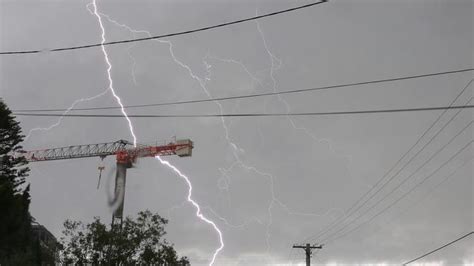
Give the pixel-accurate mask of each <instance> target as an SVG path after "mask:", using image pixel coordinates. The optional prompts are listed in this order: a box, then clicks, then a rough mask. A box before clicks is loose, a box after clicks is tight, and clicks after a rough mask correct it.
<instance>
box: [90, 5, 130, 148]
mask: <svg viewBox="0 0 474 266" xmlns="http://www.w3.org/2000/svg"><path fill="white" fill-rule="evenodd" d="M92 6H93V12H92V13H93V14H94V15H95V16H96V17H97V21H98V22H99V26H100V29H101V31H102V32H101V41H100V43H101V46H100V48H101V49H102V53H103V54H104V59H105V62H106V63H107V78H108V80H109V90H110V92H112V95H113V96H114V98H115V100H116V101H117V103H118V104H119V105H120V110H121V112H122V114H123V116H124V117H125V119H127V122H128V127H129V129H130V134H131V135H132V137H133V145H134V146H135V147H136V146H137V137H136V136H135V132H134V130H133V124H132V121H131V120H130V118H129V117H128V115H127V113H126V112H125V108H124V107H123V104H122V100H121V99H120V97H119V96H118V95H117V93H116V92H115V89H114V81H113V79H112V64H111V63H110V60H109V55H108V54H107V50H106V49H105V46H104V43H105V41H106V39H105V28H104V25H103V24H102V17H101V16H100V15H99V13H98V11H97V3H96V0H93V1H92ZM89 11H90V9H89Z"/></svg>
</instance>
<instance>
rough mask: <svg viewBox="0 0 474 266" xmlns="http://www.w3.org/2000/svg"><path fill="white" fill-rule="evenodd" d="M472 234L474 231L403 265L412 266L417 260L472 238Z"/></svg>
mask: <svg viewBox="0 0 474 266" xmlns="http://www.w3.org/2000/svg"><path fill="white" fill-rule="evenodd" d="M472 234H474V231H471V232H469V233H467V234H465V235H463V236H461V237H460V238H458V239H455V240H453V241H451V242H449V243H447V244H444V245H442V246H441V247H439V248H437V249H434V250H432V251H430V252H428V253H426V254H423V255H421V256H419V257H418V258H416V259H412V260H410V261H408V262H405V263H403V265H407V264H410V263H412V262H415V261H417V260H419V259H421V258H424V257H426V256H428V255H430V254H433V253H435V252H436V251H438V250H441V249H443V248H445V247H447V246H450V245H452V244H454V243H456V242H458V241H460V240H462V239H464V238H466V237H468V236H470V235H472Z"/></svg>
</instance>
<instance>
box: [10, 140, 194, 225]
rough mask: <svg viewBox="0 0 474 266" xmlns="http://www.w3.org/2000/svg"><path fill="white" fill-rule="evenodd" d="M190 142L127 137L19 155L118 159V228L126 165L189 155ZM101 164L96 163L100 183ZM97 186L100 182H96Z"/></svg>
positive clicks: (38, 158) (41, 158) (49, 158)
mask: <svg viewBox="0 0 474 266" xmlns="http://www.w3.org/2000/svg"><path fill="white" fill-rule="evenodd" d="M193 147H194V146H193V142H192V141H191V140H189V139H183V140H176V141H174V142H170V143H168V144H165V145H160V146H158V145H155V146H153V145H138V146H136V147H135V146H133V144H132V143H130V142H129V141H126V140H119V141H115V142H109V143H98V144H87V145H75V146H67V147H59V148H52V149H45V150H34V151H28V152H24V153H22V154H18V156H24V157H25V158H26V159H27V160H28V161H29V162H44V161H52V160H65V159H78V158H87V157H100V158H101V159H104V158H105V157H107V156H111V155H114V156H115V157H116V159H117V170H116V175H115V199H114V202H116V203H117V204H115V205H116V207H115V209H114V213H113V215H112V225H114V224H118V225H119V226H120V228H121V226H122V218H123V207H124V200H125V182H126V176H127V168H130V167H132V165H133V163H135V162H136V160H137V159H138V158H143V157H155V156H166V155H177V156H179V157H187V156H191V155H192V150H193ZM103 169H104V167H103V166H99V171H100V172H99V173H100V174H99V183H100V177H101V173H102V170H103ZM98 185H99V184H98Z"/></svg>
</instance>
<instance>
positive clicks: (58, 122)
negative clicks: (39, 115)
mask: <svg viewBox="0 0 474 266" xmlns="http://www.w3.org/2000/svg"><path fill="white" fill-rule="evenodd" d="M108 91H109V90H108V89H106V90H104V91H103V92H101V93H99V94H97V95H95V96H92V97H89V98H82V99H78V100H76V101H74V102H73V103H72V104H71V106H69V108H67V109H66V111H64V112H63V113H62V115H63V116H60V117H59V118H58V120H57V121H56V123H54V124H52V125H50V126H48V127H36V128H33V129H30V131H29V132H28V134H27V135H26V137H25V141H27V140H28V139H29V138H30V137H31V134H32V133H33V132H35V131H49V130H51V129H53V128H55V127H57V126H59V125H60V124H61V122H62V120H63V118H64V115H66V114H67V113H69V112H70V111H71V109H73V108H74V107H75V106H76V105H77V104H79V103H81V102H87V101H92V100H95V99H97V98H99V97H101V96H103V95H105V94H106V93H107V92H108Z"/></svg>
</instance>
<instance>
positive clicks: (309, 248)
mask: <svg viewBox="0 0 474 266" xmlns="http://www.w3.org/2000/svg"><path fill="white" fill-rule="evenodd" d="M293 248H301V249H303V250H304V252H305V254H306V266H310V265H311V253H312V252H313V249H322V248H323V246H322V245H319V246H314V245H313V246H311V244H309V243H308V244H306V245H293Z"/></svg>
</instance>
